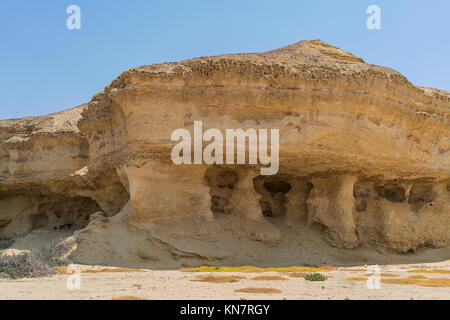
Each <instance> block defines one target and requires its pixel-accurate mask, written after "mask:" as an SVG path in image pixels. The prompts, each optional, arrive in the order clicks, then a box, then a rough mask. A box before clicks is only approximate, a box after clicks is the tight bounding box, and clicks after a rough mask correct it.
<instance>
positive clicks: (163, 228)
mask: <svg viewBox="0 0 450 320" xmlns="http://www.w3.org/2000/svg"><path fill="white" fill-rule="evenodd" d="M194 121H203V126H204V127H205V130H206V129H208V128H217V129H219V130H222V131H225V130H226V129H228V128H242V129H244V130H245V129H248V128H253V129H272V128H277V129H279V130H280V131H279V132H280V170H279V173H278V174H277V175H275V176H261V175H260V171H259V167H258V166H256V165H247V166H242V165H234V166H230V165H228V166H225V165H213V166H209V165H189V166H187V165H180V166H176V165H174V164H173V163H172V162H171V160H170V155H171V150H172V148H173V146H174V142H172V141H171V133H172V132H173V131H174V130H176V129H178V128H186V129H189V130H191V131H192V130H193V124H194ZM449 134H450V93H449V92H447V91H443V90H436V89H429V88H422V87H419V86H415V85H413V84H411V83H410V82H409V81H408V80H407V79H406V78H405V77H404V76H402V75H401V74H400V73H398V72H396V71H394V70H392V69H389V68H385V67H380V66H375V65H371V64H367V63H365V62H364V61H363V60H362V59H361V58H358V57H356V56H354V55H352V54H350V53H347V52H345V51H342V50H340V49H338V48H336V47H333V46H331V45H329V44H326V43H324V42H322V41H320V40H312V41H302V42H299V43H296V44H293V45H291V46H287V47H284V48H281V49H278V50H274V51H269V52H266V53H255V54H236V55H221V56H215V57H206V58H204V57H202V58H197V59H193V60H187V61H182V62H179V63H165V64H158V65H152V66H143V67H137V68H134V69H131V70H128V71H126V72H124V73H123V74H122V75H120V76H119V77H118V78H117V79H115V80H114V81H113V82H112V83H111V84H110V85H109V86H108V87H106V88H105V90H104V91H103V92H101V93H99V94H97V95H96V96H94V98H93V99H92V101H91V102H90V103H88V104H87V105H84V106H80V107H78V108H75V109H72V110H68V111H65V112H61V113H58V114H54V115H49V116H45V117H38V118H30V119H20V120H8V121H2V122H0V194H1V197H0V202H2V206H1V207H0V237H2V238H4V239H8V238H11V237H14V236H17V235H20V234H26V233H27V232H29V231H30V230H32V229H35V228H41V227H47V228H48V227H54V226H56V225H57V224H61V223H67V222H68V221H70V222H75V221H76V224H77V226H79V227H80V228H81V227H85V226H86V225H87V223H88V222H89V219H90V220H91V223H90V224H89V225H88V226H87V227H86V228H84V229H83V230H81V231H79V232H77V233H76V235H77V238H78V240H79V244H78V248H77V250H76V252H75V254H74V256H75V257H76V259H78V260H79V261H81V262H83V261H85V262H90V263H92V262H95V263H104V264H111V263H114V264H121V265H150V266H161V267H163V266H168V265H174V266H179V265H193V264H199V263H201V264H205V263H214V264H218V263H222V264H227V263H228V264H229V263H233V264H241V263H243V264H255V263H259V264H272V265H273V264H299V263H310V264H319V263H347V262H351V261H356V260H358V259H362V260H364V259H366V260H365V261H367V259H369V260H370V259H371V258H373V257H374V256H373V255H371V254H370V252H372V251H373V250H376V251H377V252H379V253H381V254H380V255H378V253H377V257H378V259H383V257H387V256H389V257H391V254H401V253H407V252H415V251H417V250H419V251H420V250H424V248H442V249H441V250H438V251H436V252H438V255H437V256H434V257H437V259H440V258H442V259H446V258H447V259H448V258H449V257H450V255H449V250H448V248H449V245H450V135H449ZM98 211H103V212H105V214H104V215H103V214H101V213H97V214H95V215H92V214H93V213H95V212H98ZM119 211H120V212H119ZM89 216H90V218H89ZM107 216H111V218H108V217H107ZM112 216H113V217H112ZM349 249H354V250H349ZM93 251H95V252H96V254H95V255H93V254H92V252H93ZM407 258H408V257H406V258H405V259H407Z"/></svg>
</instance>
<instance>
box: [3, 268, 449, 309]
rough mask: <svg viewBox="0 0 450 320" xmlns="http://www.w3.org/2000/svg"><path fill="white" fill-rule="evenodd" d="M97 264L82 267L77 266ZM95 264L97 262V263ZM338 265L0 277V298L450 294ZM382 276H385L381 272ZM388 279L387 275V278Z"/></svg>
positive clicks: (398, 271)
mask: <svg viewBox="0 0 450 320" xmlns="http://www.w3.org/2000/svg"><path fill="white" fill-rule="evenodd" d="M92 268H96V267H90V266H82V270H84V269H90V270H92ZM97 268H98V267H97ZM352 269H360V271H349V268H347V267H346V268H338V269H336V270H332V271H328V272H324V273H323V274H325V275H327V276H330V278H329V279H328V280H326V281H323V282H311V281H306V280H305V279H304V278H289V280H286V281H274V280H262V281H261V280H259V281H257V280H252V279H251V278H253V277H255V276H261V275H264V276H270V275H273V276H285V275H282V274H280V273H277V272H270V273H257V274H256V273H255V274H252V273H222V272H221V273H216V272H214V273H209V272H207V273H187V272H181V271H176V270H170V271H152V270H143V271H142V272H121V273H94V274H91V273H81V288H80V289H79V290H69V289H68V288H67V285H66V282H67V279H68V277H69V275H67V274H58V275H55V276H53V277H47V278H39V279H21V280H7V279H0V299H2V300H6V299H31V300H35V299H43V300H46V299H57V300H74V299H75V300H80V299H81V300H97V299H100V300H110V299H112V298H116V297H122V296H135V297H139V298H145V299H149V300H166V299H174V300H187V299H200V300H217V299H224V300H241V299H247V300H252V299H264V300H271V299H278V300H281V299H287V300H309V299H325V300H326V299H334V300H344V299H351V300H357V299H403V300H405V299H407V300H410V299H446V300H447V299H450V287H422V286H416V285H399V284H385V283H381V288H380V289H372V290H371V289H369V288H368V286H367V284H366V281H352V280H347V278H354V277H364V275H367V274H368V272H365V271H361V269H366V267H365V266H361V267H352ZM380 269H381V272H382V273H389V274H395V275H397V276H399V277H397V278H407V277H409V276H412V275H419V274H418V273H409V272H408V270H413V269H427V270H441V271H442V270H449V269H450V260H449V261H446V262H441V263H427V264H415V265H389V266H380ZM211 275H212V276H225V275H239V276H242V277H246V279H242V280H240V281H238V282H226V283H205V282H193V281H191V280H195V279H197V278H198V277H200V276H211ZM420 275H423V276H427V277H428V278H430V279H432V278H441V279H442V278H445V279H450V274H448V273H447V274H445V273H432V274H430V273H424V274H420ZM390 278H391V277H390ZM382 279H385V277H383V276H382ZM391 279H392V278H391ZM249 287H251V288H255V287H256V288H274V289H278V290H280V291H281V293H275V294H254V293H237V292H235V290H237V289H242V288H249Z"/></svg>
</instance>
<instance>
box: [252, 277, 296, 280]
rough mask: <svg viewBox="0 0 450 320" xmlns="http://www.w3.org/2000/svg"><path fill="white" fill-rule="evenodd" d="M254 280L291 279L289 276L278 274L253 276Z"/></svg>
mask: <svg viewBox="0 0 450 320" xmlns="http://www.w3.org/2000/svg"><path fill="white" fill-rule="evenodd" d="M252 280H262V281H265V280H269V281H280V280H281V281H282V280H289V279H288V278H285V277H278V276H258V277H254V278H252Z"/></svg>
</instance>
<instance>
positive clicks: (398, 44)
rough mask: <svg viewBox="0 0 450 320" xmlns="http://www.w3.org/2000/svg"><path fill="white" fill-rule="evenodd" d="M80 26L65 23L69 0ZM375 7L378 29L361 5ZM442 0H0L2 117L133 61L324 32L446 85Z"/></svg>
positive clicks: (84, 90)
mask: <svg viewBox="0 0 450 320" xmlns="http://www.w3.org/2000/svg"><path fill="white" fill-rule="evenodd" d="M72 4H75V5H78V6H79V7H80V8H81V30H68V29H67V28H66V20H67V18H68V17H69V14H67V13H66V9H67V7H68V6H69V5H72ZM371 4H376V5H378V6H379V7H380V8H381V19H382V20H381V26H382V29H381V30H368V29H367V28H366V20H367V17H368V15H367V14H366V8H367V7H368V6H369V5H371ZM449 15H450V1H448V0H431V1H420V0H395V1H392V0H370V1H366V0H342V1H336V0H315V1H312V0H288V1H283V0H277V1H266V0H255V1H253V0H247V1H246V0H227V1H225V0H222V1H216V0H202V1H200V0H186V1H170V0H166V1H156V0H71V1H65V0H46V1H29V0H1V2H0V68H1V77H0V94H1V97H0V119H5V118H13V117H14V118H16V117H23V116H28V115H41V114H47V113H51V112H56V111H60V110H64V109H67V108H70V107H74V106H77V105H79V104H82V103H84V102H88V101H90V99H91V97H92V96H93V95H94V94H95V93H97V92H99V91H101V90H103V88H104V87H105V86H106V85H108V84H109V83H110V82H111V81H112V80H113V79H114V78H115V77H117V76H118V75H119V74H120V73H121V72H123V71H125V70H127V69H129V68H132V67H134V66H138V65H145V64H153V63H160V62H168V61H177V60H182V59H188V58H193V57H197V56H209V55H217V54H222V53H235V52H263V51H267V50H271V49H275V48H279V47H282V46H285V45H288V44H291V43H294V42H297V41H300V40H304V39H317V38H320V39H322V40H324V41H326V42H329V43H331V44H333V45H336V46H338V47H340V48H342V49H344V50H346V51H350V52H352V53H353V54H355V55H358V56H360V57H362V58H363V59H364V60H365V61H367V62H369V63H374V64H379V65H384V66H389V67H391V68H393V69H396V70H398V71H400V72H401V73H403V74H404V75H405V76H406V77H408V79H410V80H411V81H412V82H413V83H415V84H419V85H423V86H430V87H436V88H441V89H446V90H450V76H449V75H450V63H449V57H450V19H449V18H448V17H449Z"/></svg>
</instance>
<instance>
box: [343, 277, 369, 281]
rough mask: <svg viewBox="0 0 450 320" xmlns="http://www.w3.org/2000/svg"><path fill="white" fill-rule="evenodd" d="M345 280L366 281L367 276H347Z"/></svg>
mask: <svg viewBox="0 0 450 320" xmlns="http://www.w3.org/2000/svg"><path fill="white" fill-rule="evenodd" d="M345 280H350V281H367V278H362V277H353V278H347V279H345Z"/></svg>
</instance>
